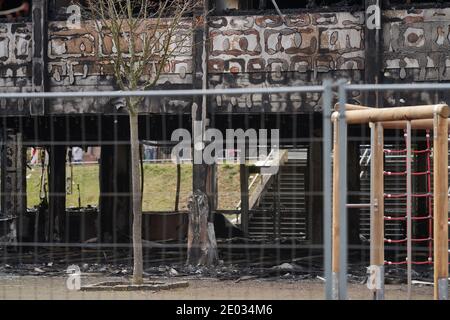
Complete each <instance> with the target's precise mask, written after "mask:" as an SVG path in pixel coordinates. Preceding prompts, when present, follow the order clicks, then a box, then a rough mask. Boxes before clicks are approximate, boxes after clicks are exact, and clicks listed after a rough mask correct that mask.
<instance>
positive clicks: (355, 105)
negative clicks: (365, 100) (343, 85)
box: [334, 102, 373, 111]
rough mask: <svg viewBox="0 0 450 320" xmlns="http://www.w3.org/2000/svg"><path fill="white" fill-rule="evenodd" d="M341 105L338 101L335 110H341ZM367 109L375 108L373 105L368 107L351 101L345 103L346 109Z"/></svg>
mask: <svg viewBox="0 0 450 320" xmlns="http://www.w3.org/2000/svg"><path fill="white" fill-rule="evenodd" d="M339 106H340V104H339V102H338V103H336V104H335V105H334V110H335V111H339ZM367 109H373V108H371V107H366V106H361V105H359V104H350V103H346V104H345V110H346V111H352V110H367Z"/></svg>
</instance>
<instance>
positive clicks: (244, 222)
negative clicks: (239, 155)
mask: <svg viewBox="0 0 450 320" xmlns="http://www.w3.org/2000/svg"><path fill="white" fill-rule="evenodd" d="M239 172H240V174H239V180H240V186H241V229H242V231H243V232H244V235H245V236H248V218H249V217H248V211H249V194H248V174H249V170H248V167H247V166H246V165H245V163H241V164H240V165H239Z"/></svg>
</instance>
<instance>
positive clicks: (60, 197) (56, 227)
mask: <svg viewBox="0 0 450 320" xmlns="http://www.w3.org/2000/svg"><path fill="white" fill-rule="evenodd" d="M49 159H50V163H49V171H48V182H49V194H48V203H49V212H48V213H49V219H48V225H47V226H48V229H47V231H48V233H47V237H48V238H47V239H48V241H49V242H53V241H55V240H56V241H58V240H57V239H56V238H55V235H58V238H59V241H61V240H64V239H65V235H66V232H65V231H66V230H64V229H65V225H66V224H65V219H66V147H65V146H63V145H52V146H50V148H49Z"/></svg>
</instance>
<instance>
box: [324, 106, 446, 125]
mask: <svg viewBox="0 0 450 320" xmlns="http://www.w3.org/2000/svg"><path fill="white" fill-rule="evenodd" d="M434 114H438V115H439V116H441V117H442V118H448V116H449V114H450V108H449V107H448V105H446V104H437V105H425V106H411V107H394V108H380V109H378V108H370V109H361V110H349V111H346V112H345V118H346V120H347V124H364V123H369V122H386V121H389V122H390V121H412V120H420V119H433V117H434ZM338 116H339V114H338V112H334V113H333V116H332V118H334V119H335V118H336V117H338Z"/></svg>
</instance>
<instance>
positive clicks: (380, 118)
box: [332, 104, 450, 300]
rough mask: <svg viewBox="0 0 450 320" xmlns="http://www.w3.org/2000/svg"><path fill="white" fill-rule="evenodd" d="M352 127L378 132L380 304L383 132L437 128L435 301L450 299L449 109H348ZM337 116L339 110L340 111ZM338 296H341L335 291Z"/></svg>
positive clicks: (379, 293)
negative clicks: (408, 127) (367, 126)
mask: <svg viewBox="0 0 450 320" xmlns="http://www.w3.org/2000/svg"><path fill="white" fill-rule="evenodd" d="M346 109H347V112H346V122H347V124H349V125H350V124H363V123H371V126H372V128H373V130H372V134H373V138H374V139H373V141H372V152H373V154H372V170H371V175H372V177H371V179H373V180H372V181H373V182H372V185H371V200H372V201H373V202H372V203H371V206H372V211H373V214H371V252H370V260H371V265H373V266H378V267H379V268H380V271H379V272H380V278H379V279H380V280H381V284H380V285H381V286H380V288H378V289H377V290H376V292H375V297H376V298H377V299H382V298H383V296H384V275H383V274H384V163H383V162H384V150H383V136H384V133H383V129H384V128H389V129H402V128H405V127H406V126H407V122H408V121H410V122H411V125H410V128H413V129H428V128H433V149H434V151H433V152H434V155H433V167H434V174H433V186H434V194H433V196H434V208H433V211H434V298H435V299H440V300H446V299H447V298H448V256H449V255H448V223H449V222H448V130H449V125H450V121H449V119H448V117H449V115H450V109H449V107H448V106H447V105H445V104H438V105H426V106H413V107H394V108H386V109H378V108H369V107H363V106H354V105H346ZM336 110H338V108H336ZM338 118H339V113H338V112H335V113H334V114H333V116H332V120H333V122H334V142H333V143H334V151H333V152H334V159H333V230H332V232H333V234H332V237H333V268H332V271H333V285H335V284H337V281H336V280H337V276H338V273H339V271H340V270H339V257H340V252H339V239H340V233H339V232H340V225H339V204H338V202H339V200H338V199H339V187H338V181H339V170H338V168H339V151H338V150H339V143H338V141H339V140H338V137H339V131H338V122H337V121H338V120H337V119H338ZM336 292H337V290H336Z"/></svg>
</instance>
